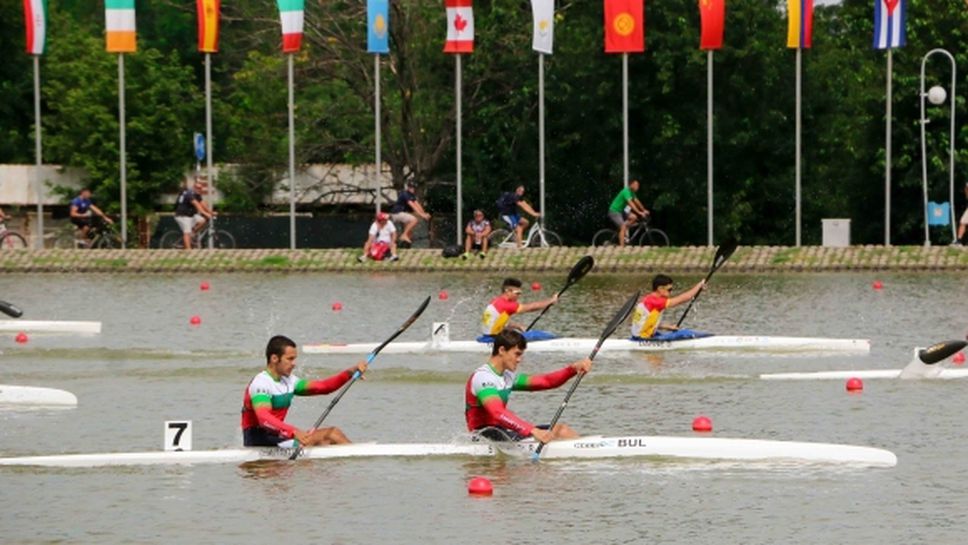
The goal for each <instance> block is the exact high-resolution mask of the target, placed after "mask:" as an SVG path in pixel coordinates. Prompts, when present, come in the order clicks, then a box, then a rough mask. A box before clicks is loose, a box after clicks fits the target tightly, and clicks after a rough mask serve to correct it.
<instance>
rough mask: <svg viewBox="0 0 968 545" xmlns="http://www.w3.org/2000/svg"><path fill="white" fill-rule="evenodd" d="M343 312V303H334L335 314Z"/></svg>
mask: <svg viewBox="0 0 968 545" xmlns="http://www.w3.org/2000/svg"><path fill="white" fill-rule="evenodd" d="M341 310H343V303H340V302H339V301H336V302H335V303H333V312H339V311H341Z"/></svg>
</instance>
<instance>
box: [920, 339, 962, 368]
mask: <svg viewBox="0 0 968 545" xmlns="http://www.w3.org/2000/svg"><path fill="white" fill-rule="evenodd" d="M966 346H968V342H966V341H942V342H940V343H935V344H933V345H931V346H929V347H927V348H925V349H924V350H921V351H920V352H918V359H919V360H921V361H922V362H924V363H926V364H928V365H931V364H934V363H938V362H939V361H941V360H944V359H947V358H948V357H950V356H953V355H955V354H957V353H958V352H960V351H961V350H962V349H963V348H964V347H966Z"/></svg>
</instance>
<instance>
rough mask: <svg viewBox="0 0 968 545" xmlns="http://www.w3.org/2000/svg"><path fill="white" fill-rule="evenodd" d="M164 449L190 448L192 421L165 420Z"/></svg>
mask: <svg viewBox="0 0 968 545" xmlns="http://www.w3.org/2000/svg"><path fill="white" fill-rule="evenodd" d="M165 450H192V421H191V420H166V421H165Z"/></svg>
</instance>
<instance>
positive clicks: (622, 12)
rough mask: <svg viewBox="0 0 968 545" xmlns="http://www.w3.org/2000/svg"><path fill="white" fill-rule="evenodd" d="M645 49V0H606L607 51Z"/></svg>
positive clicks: (622, 51) (624, 51)
mask: <svg viewBox="0 0 968 545" xmlns="http://www.w3.org/2000/svg"><path fill="white" fill-rule="evenodd" d="M643 51H645V0H605V52H606V53H641V52H643Z"/></svg>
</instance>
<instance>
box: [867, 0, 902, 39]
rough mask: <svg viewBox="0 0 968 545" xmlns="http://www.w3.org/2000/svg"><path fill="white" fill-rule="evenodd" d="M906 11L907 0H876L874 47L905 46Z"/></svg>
mask: <svg viewBox="0 0 968 545" xmlns="http://www.w3.org/2000/svg"><path fill="white" fill-rule="evenodd" d="M906 12H907V3H906V2H905V0H874V49H890V48H892V47H903V46H904V44H905V41H906V40H905V35H904V18H905V14H906Z"/></svg>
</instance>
